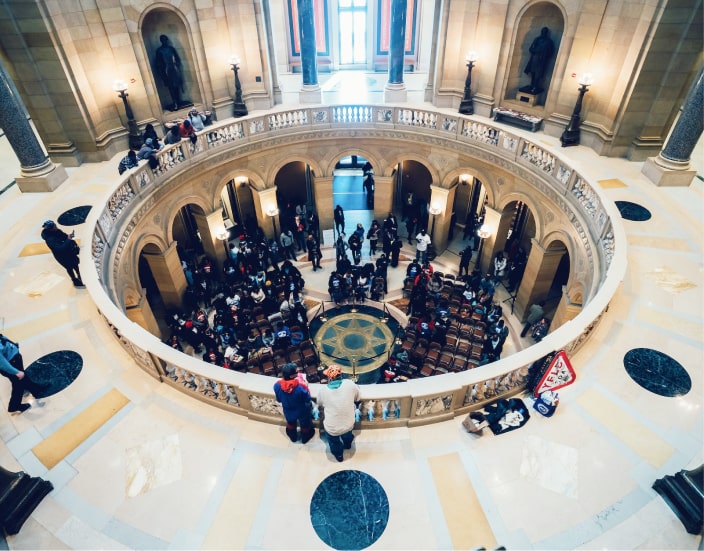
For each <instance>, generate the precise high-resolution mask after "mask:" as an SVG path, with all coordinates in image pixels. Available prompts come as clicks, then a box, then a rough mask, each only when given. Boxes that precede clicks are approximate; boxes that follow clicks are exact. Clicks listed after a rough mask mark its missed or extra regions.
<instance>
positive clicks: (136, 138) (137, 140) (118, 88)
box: [112, 79, 142, 149]
mask: <svg viewBox="0 0 704 551" xmlns="http://www.w3.org/2000/svg"><path fill="white" fill-rule="evenodd" d="M112 89H113V90H115V92H117V94H118V96H119V97H120V99H122V103H123V104H124V106H125V114H126V115H127V129H128V130H129V133H130V134H129V145H130V149H139V148H140V147H142V137H141V136H140V135H139V128H138V127H137V121H136V120H135V119H134V113H133V112H132V108H131V107H130V103H129V102H128V101H127V96H128V95H129V94H127V83H126V82H125V81H124V80H122V79H117V80H116V81H115V82H113V84H112Z"/></svg>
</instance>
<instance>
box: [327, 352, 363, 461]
mask: <svg viewBox="0 0 704 551" xmlns="http://www.w3.org/2000/svg"><path fill="white" fill-rule="evenodd" d="M323 374H324V375H325V376H326V377H327V378H328V384H327V386H324V387H322V388H321V389H320V392H318V409H322V410H325V415H324V417H323V427H324V428H325V433H326V434H327V435H328V444H329V445H330V453H332V454H333V455H334V456H335V459H337V460H338V461H342V460H343V459H344V458H343V456H342V453H343V451H344V450H349V449H350V448H351V447H352V441H353V440H354V435H353V434H352V429H353V428H354V403H355V402H357V401H359V399H360V395H359V387H358V386H357V385H356V384H355V383H353V382H352V381H351V380H350V379H343V378H342V370H341V369H340V368H339V367H338V366H336V365H331V366H329V367H328V368H327V369H326V370H325V371H323Z"/></svg>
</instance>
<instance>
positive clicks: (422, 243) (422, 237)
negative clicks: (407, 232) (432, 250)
mask: <svg viewBox="0 0 704 551" xmlns="http://www.w3.org/2000/svg"><path fill="white" fill-rule="evenodd" d="M428 245H430V236H429V235H428V234H427V233H425V228H423V229H422V230H420V233H419V234H418V235H416V260H420V263H421V264H423V263H424V262H425V259H426V256H427V253H428Z"/></svg>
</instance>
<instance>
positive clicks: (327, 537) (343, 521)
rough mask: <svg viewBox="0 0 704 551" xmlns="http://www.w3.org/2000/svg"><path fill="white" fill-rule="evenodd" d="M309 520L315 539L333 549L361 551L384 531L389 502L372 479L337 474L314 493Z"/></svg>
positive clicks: (357, 474) (358, 474) (356, 474)
mask: <svg viewBox="0 0 704 551" xmlns="http://www.w3.org/2000/svg"><path fill="white" fill-rule="evenodd" d="M310 520H311V523H312V524H313V529H314V530H315V533H316V534H318V537H319V538H320V539H321V540H323V542H325V543H326V544H327V545H329V546H330V547H332V548H333V549H365V548H366V547H369V546H370V545H372V544H373V543H374V542H375V541H377V540H378V539H379V537H381V535H382V534H383V533H384V530H385V529H386V524H387V522H388V520H389V500H388V498H387V497H386V492H385V491H384V488H382V486H381V484H379V482H378V481H377V480H376V479H375V478H374V477H372V476H369V475H368V474H366V473H363V472H361V471H353V470H349V471H348V470H346V471H338V472H336V473H333V474H331V475H330V476H328V477H327V478H326V479H325V480H323V481H322V482H321V483H320V484H319V485H318V487H317V488H316V489H315V492H314V493H313V498H312V499H311V501H310Z"/></svg>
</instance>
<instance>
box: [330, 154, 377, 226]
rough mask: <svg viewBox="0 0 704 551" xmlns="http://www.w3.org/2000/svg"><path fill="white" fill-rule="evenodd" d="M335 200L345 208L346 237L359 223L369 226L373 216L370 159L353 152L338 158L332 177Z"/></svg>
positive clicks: (372, 181) (335, 204) (372, 177)
mask: <svg viewBox="0 0 704 551" xmlns="http://www.w3.org/2000/svg"><path fill="white" fill-rule="evenodd" d="M332 203H333V205H334V206H337V205H340V206H341V207H342V208H343V210H344V213H345V229H344V233H345V234H346V235H347V237H349V236H350V235H351V233H352V232H353V231H354V229H355V228H356V227H357V224H362V227H363V228H364V229H365V230H368V229H369V227H370V226H371V223H372V219H373V218H374V167H372V165H371V163H370V162H369V161H368V160H367V159H365V158H364V157H360V156H358V155H350V156H347V157H343V158H342V159H340V160H339V161H338V163H337V164H336V165H335V171H334V173H333V179H332Z"/></svg>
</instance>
